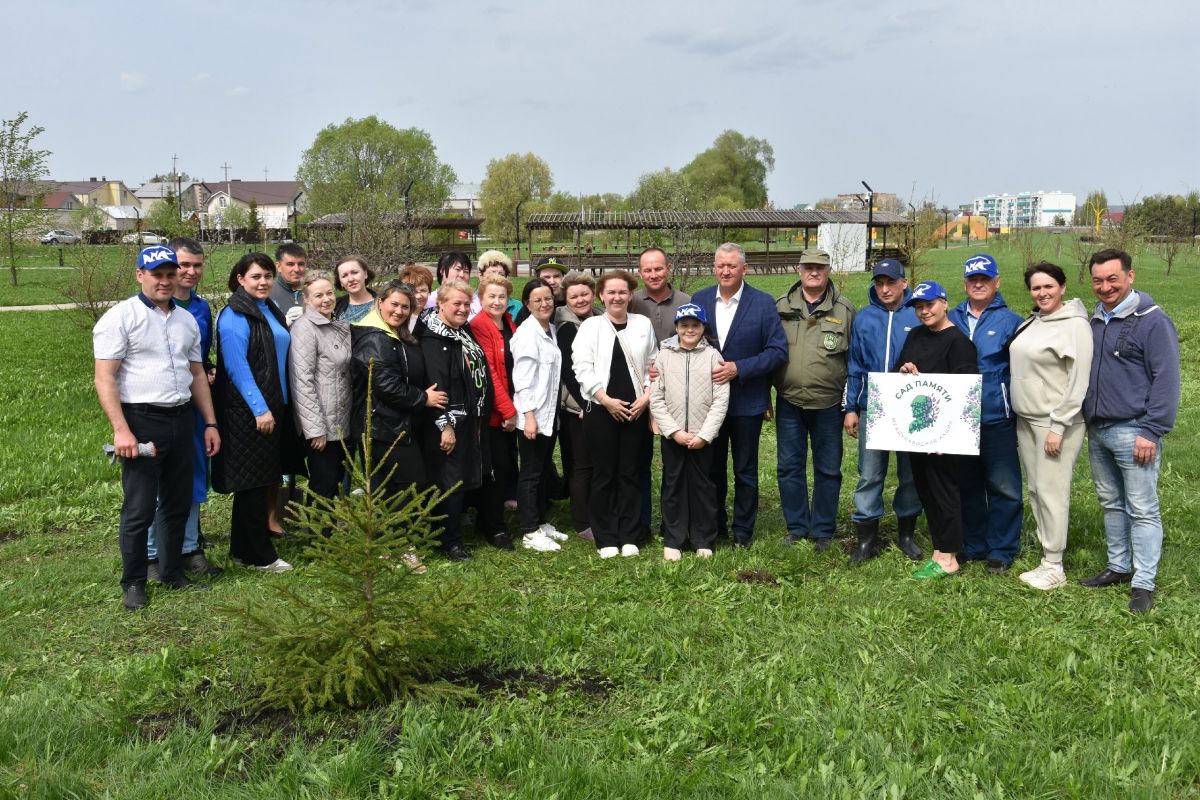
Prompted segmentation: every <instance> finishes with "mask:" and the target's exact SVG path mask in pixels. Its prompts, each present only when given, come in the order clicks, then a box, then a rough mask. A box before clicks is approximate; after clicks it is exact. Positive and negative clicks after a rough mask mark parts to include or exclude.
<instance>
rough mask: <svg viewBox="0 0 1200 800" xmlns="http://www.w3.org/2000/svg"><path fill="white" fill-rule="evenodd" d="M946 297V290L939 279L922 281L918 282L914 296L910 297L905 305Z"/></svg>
mask: <svg viewBox="0 0 1200 800" xmlns="http://www.w3.org/2000/svg"><path fill="white" fill-rule="evenodd" d="M939 298H940V299H942V300H945V299H946V290H945V289H944V288H942V285H941V284H940V283H938V282H937V281H921V282H920V283H918V284H917V288H915V289H913V293H912V297H910V298H908V302H906V303H905V304H904V305H906V306H912V305H915V304H917V303H920V302H928V301H929V300H937V299H939Z"/></svg>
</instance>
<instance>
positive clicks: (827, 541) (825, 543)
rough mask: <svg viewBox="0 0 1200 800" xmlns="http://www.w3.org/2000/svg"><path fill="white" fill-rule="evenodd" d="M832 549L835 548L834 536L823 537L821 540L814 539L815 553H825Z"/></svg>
mask: <svg viewBox="0 0 1200 800" xmlns="http://www.w3.org/2000/svg"><path fill="white" fill-rule="evenodd" d="M831 547H833V537H832V536H822V537H820V538H817V539H813V552H814V553H824V552H825V551H826V550H828V549H829V548H831Z"/></svg>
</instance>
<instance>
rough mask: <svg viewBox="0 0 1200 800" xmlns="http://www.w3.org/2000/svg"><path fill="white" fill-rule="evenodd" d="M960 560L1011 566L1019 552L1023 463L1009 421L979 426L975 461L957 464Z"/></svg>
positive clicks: (967, 457)
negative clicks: (961, 547) (977, 449)
mask: <svg viewBox="0 0 1200 800" xmlns="http://www.w3.org/2000/svg"><path fill="white" fill-rule="evenodd" d="M959 463H960V464H961V465H962V467H963V471H962V475H961V476H960V477H959V480H958V487H959V493H960V497H961V499H962V521H963V555H964V557H966V558H976V559H984V558H986V559H988V560H989V561H1001V562H1003V563H1005V564H1011V563H1012V561H1013V559H1014V558H1016V557H1017V551H1018V550H1020V549H1021V516H1022V514H1023V513H1024V509H1023V508H1022V506H1021V489H1022V488H1023V487H1022V485H1021V460H1020V458H1019V457H1018V456H1017V426H1016V423H1015V422H1014V421H1013V420H1004V421H1002V422H992V423H988V424H986V425H982V426H980V429H979V456H978V457H977V458H975V457H971V456H966V457H964V458H961V459H960V460H959Z"/></svg>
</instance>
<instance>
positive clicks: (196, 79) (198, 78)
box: [192, 72, 212, 83]
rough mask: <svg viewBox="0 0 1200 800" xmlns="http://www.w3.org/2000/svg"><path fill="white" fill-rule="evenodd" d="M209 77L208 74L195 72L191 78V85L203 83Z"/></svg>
mask: <svg viewBox="0 0 1200 800" xmlns="http://www.w3.org/2000/svg"><path fill="white" fill-rule="evenodd" d="M211 77H212V75H211V74H210V73H208V72H197V73H196V74H195V75H193V76H192V83H203V82H204V81H206V80H208V79H209V78H211Z"/></svg>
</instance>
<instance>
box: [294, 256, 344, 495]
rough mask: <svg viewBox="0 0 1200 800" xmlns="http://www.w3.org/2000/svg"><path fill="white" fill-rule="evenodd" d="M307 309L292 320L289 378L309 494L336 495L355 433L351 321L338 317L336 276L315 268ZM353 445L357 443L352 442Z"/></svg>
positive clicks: (307, 282) (306, 285)
mask: <svg viewBox="0 0 1200 800" xmlns="http://www.w3.org/2000/svg"><path fill="white" fill-rule="evenodd" d="M302 292H303V294H304V312H303V313H302V314H301V315H300V317H299V319H297V320H296V321H295V322H293V323H292V327H291V331H290V333H291V335H292V346H291V349H290V350H289V351H288V377H289V380H290V382H291V386H292V410H293V412H294V414H295V417H296V429H297V431H298V432H299V433H300V435H301V437H302V438H303V439H304V441H305V443H306V447H305V448H304V451H305V457H306V458H305V461H306V462H307V463H308V493H309V496H312V495H317V496H320V497H325V498H332V497H333V496H334V495H335V494H337V490H338V487H339V486H340V485H341V483H342V480H343V479H344V477H345V475H346V469H345V461H344V459H345V451H344V450H343V449H342V441H343V440H345V439H349V435H350V409H351V401H350V324H349V323H347V322H343V321H342V320H336V319H333V309H334V305H335V303H336V301H337V299H336V297H335V296H334V291H333V276H331V275H330V274H329V273H327V272H310V273H309V274H308V275H306V276H305V278H304V282H303V284H302ZM351 446H353V445H351Z"/></svg>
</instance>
